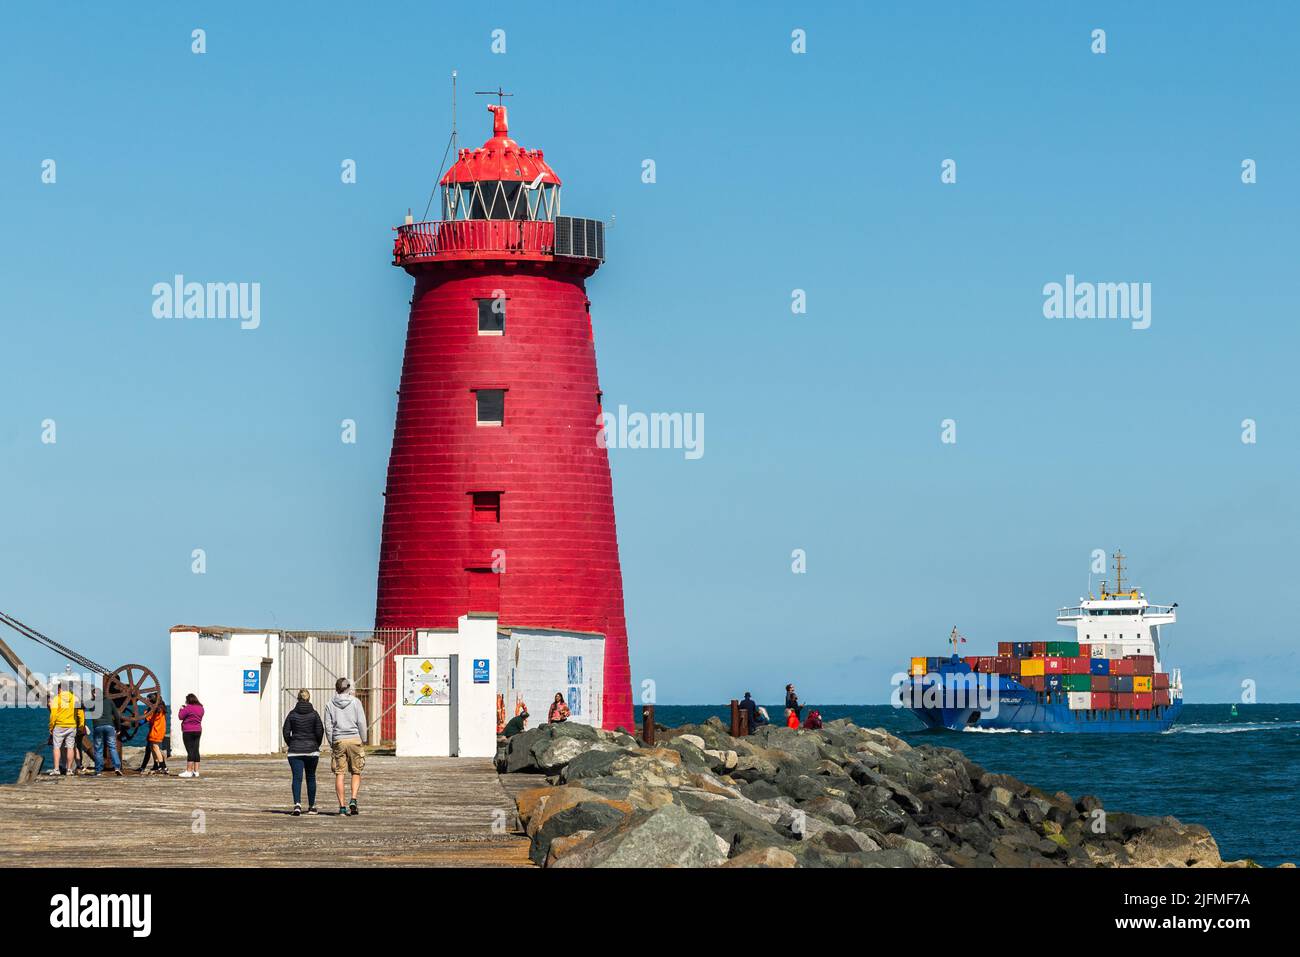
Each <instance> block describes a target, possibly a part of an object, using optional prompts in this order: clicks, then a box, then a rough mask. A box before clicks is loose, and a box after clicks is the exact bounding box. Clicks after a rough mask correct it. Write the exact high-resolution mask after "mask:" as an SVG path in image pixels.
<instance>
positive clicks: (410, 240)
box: [393, 216, 605, 266]
mask: <svg viewBox="0 0 1300 957" xmlns="http://www.w3.org/2000/svg"><path fill="white" fill-rule="evenodd" d="M478 253H482V254H498V255H516V256H525V257H529V256H538V257H549V256H564V257H571V258H576V259H595V260H599V261H601V262H603V261H604V259H605V224H604V223H602V222H600V221H599V220H595V219H579V218H576V217H573V216H557V217H556V219H555V221H554V222H551V221H547V220H527V219H457V220H433V221H430V222H423V223H407V224H406V225H404V226H398V227H397V237H396V239H395V240H394V242H393V262H394V263H395V264H397V265H399V266H401V265H405V264H406V263H411V262H420V261H422V260H430V259H436V258H448V259H462V258H472V257H473V256H474V255H475V254H478Z"/></svg>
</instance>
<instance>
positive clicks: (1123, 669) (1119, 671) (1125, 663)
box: [1110, 658, 1133, 675]
mask: <svg viewBox="0 0 1300 957" xmlns="http://www.w3.org/2000/svg"><path fill="white" fill-rule="evenodd" d="M1110 673H1111V674H1113V675H1131V674H1133V659H1132V658H1112V659H1111V660H1110Z"/></svg>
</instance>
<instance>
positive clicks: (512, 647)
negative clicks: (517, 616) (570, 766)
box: [496, 627, 605, 728]
mask: <svg viewBox="0 0 1300 957" xmlns="http://www.w3.org/2000/svg"><path fill="white" fill-rule="evenodd" d="M496 645H497V656H496V657H497V679H496V684H497V690H499V691H500V692H501V694H502V695H504V696H505V707H506V720H509V719H510V718H512V717H514V714H515V703H516V702H518V701H520V700H522V701H524V702H525V703H526V704H527V705H528V708H529V714H531V715H532V719H531V720H530V721H529V726H530V727H536V726H537V725H539V724H541V723H542V722H544V721H545V720H546V715H547V712H548V711H550V708H551V701H552V699H554V697H555V693H556V692H557V691H558V692H560V693H561V694H563V695H564V696H565V700H566V701H567V702H568V704H569V708H570V709H571V710H572V712H573V717H572V718H571V719H570V720H573V721H576V722H578V723H580V724H590V725H593V726H594V727H597V728H598V727H600V725H601V721H602V718H603V715H602V712H601V708H602V704H603V700H604V698H603V696H604V690H605V687H604V686H605V637H604V636H603V635H592V634H587V633H584V632H578V631H560V630H557V629H550V628H522V627H517V628H512V629H511V630H510V634H509V635H501V636H499V637H498V639H497V642H496ZM570 659H576V660H575V661H573V662H572V665H573V667H574V668H575V669H576V670H580V671H581V677H580V679H579V680H577V681H574V682H570V680H569V678H570V677H571V676H570V673H569V672H570V664H571V661H570ZM572 677H574V678H578V677H579V676H578V675H577V674H576V673H575V674H574V675H572ZM575 705H576V706H575Z"/></svg>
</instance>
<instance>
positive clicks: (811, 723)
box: [803, 708, 822, 731]
mask: <svg viewBox="0 0 1300 957" xmlns="http://www.w3.org/2000/svg"><path fill="white" fill-rule="evenodd" d="M803 726H804V727H805V728H807V729H808V730H809V731H820V730H821V726H822V713H821V712H820V711H818V710H817V709H816V708H814V709H813V710H812V711H809V712H808V717H806V718H804V720H803Z"/></svg>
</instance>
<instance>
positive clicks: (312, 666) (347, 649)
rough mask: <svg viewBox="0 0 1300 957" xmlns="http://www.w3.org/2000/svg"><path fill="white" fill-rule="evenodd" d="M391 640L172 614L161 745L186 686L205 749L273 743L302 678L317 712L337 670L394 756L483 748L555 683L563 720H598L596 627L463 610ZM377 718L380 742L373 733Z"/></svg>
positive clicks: (174, 730) (175, 735)
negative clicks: (566, 715) (571, 627)
mask: <svg viewBox="0 0 1300 957" xmlns="http://www.w3.org/2000/svg"><path fill="white" fill-rule="evenodd" d="M397 639H398V636H397V635H395V634H390V633H379V632H302V631H277V630H268V629H256V628H229V627H225V626H203V627H200V626H194V625H177V626H176V627H175V628H172V629H171V674H170V682H169V697H168V698H167V704H168V706H169V711H170V714H171V715H172V718H171V720H170V722H169V727H168V731H169V733H170V735H171V741H172V749H173V751H174V752H176V753H177V754H183V753H184V745H183V742H182V736H181V728H180V724H179V722H177V721H175V719H174V716H175V714H176V712H177V711H179V710H180V707H181V705H182V704H184V702H185V696H186V695H187V694H195V695H197V696H198V698H199V700H200V701H202V702H203V708H204V718H203V738H202V743H201V746H202V752H203V754H204V755H205V756H216V755H222V754H276V753H279V752H282V751H284V749H285V746H284V741H283V738H282V736H281V728H282V727H283V724H284V718H285V716H286V715H287V714H288V713H289V711H290V710H291V709H292V708H293V707H294V705H295V704H296V703H297V697H298V691H299V690H300V689H306V690H307V691H308V692H309V693H310V695H311V702H312V704H313V706H315V708H316V710H317V711H320V712H321V713H322V716H323V714H324V710H325V705H326V704H327V703H328V701H329V699H330V697H331V696H333V694H334V683H335V681H336V680H337V679H338V678H340V677H347V678H348V679H349V680H350V681H351V682H352V684H353V688H354V691H355V694H356V696H357V698H358V700H359V701H360V702H361V705H362V707H363V708H364V709H365V712H366V719H367V721H368V723H369V725H370V727H369V733H368V735H367V740H366V743H367V744H369V745H376V746H377V745H381V744H388V743H391V744H392V746H393V747H394V750H395V753H396V754H397V755H398V756H430V757H439V756H453V755H455V756H461V757H492V756H493V755H494V754H495V753H496V739H497V731H498V729H499V727H500V724H501V723H502V722H504V721H506V720H509V719H510V718H511V717H513V716H514V715H515V714H516V713H518V711H519V710H520V709H522V708H524V707H526V708H527V709H528V711H529V714H530V719H529V721H528V726H529V727H530V728H531V727H536V726H537V725H539V724H541V723H543V722H544V721H545V720H546V716H547V711H548V709H549V708H550V704H551V702H552V700H554V697H555V695H556V693H559V694H561V695H563V696H564V699H565V702H566V704H568V706H569V710H570V714H571V717H570V719H569V720H571V721H575V722H578V723H581V724H589V725H593V726H595V727H600V724H601V719H602V717H603V716H602V714H601V702H602V701H603V692H604V688H603V676H604V663H605V637H604V635H601V634H597V633H590V632H576V631H563V630H556V629H549V628H531V627H509V628H503V627H500V626H499V624H498V621H497V618H496V616H495V615H489V614H483V613H471V614H468V615H464V616H462V617H461V618H460V619H459V621H458V622H457V627H456V628H455V629H451V628H447V629H428V630H418V631H414V632H405V633H402V634H401V636H400V640H397ZM389 658H391V659H392V662H393V665H394V667H393V668H391V669H390V668H388V667H387V666H388V659H389ZM385 673H388V674H390V675H392V674H395V675H396V679H395V681H396V687H386V686H385V685H384V675H385ZM391 683H392V682H391V680H390V684H391ZM385 727H386V728H388V729H390V730H389V736H390V737H391V738H392V740H391V741H384V740H383V738H384V737H385V736H384V734H383V733H382V729H383V728H385ZM394 728H395V734H394V733H393V731H392V729H394Z"/></svg>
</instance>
